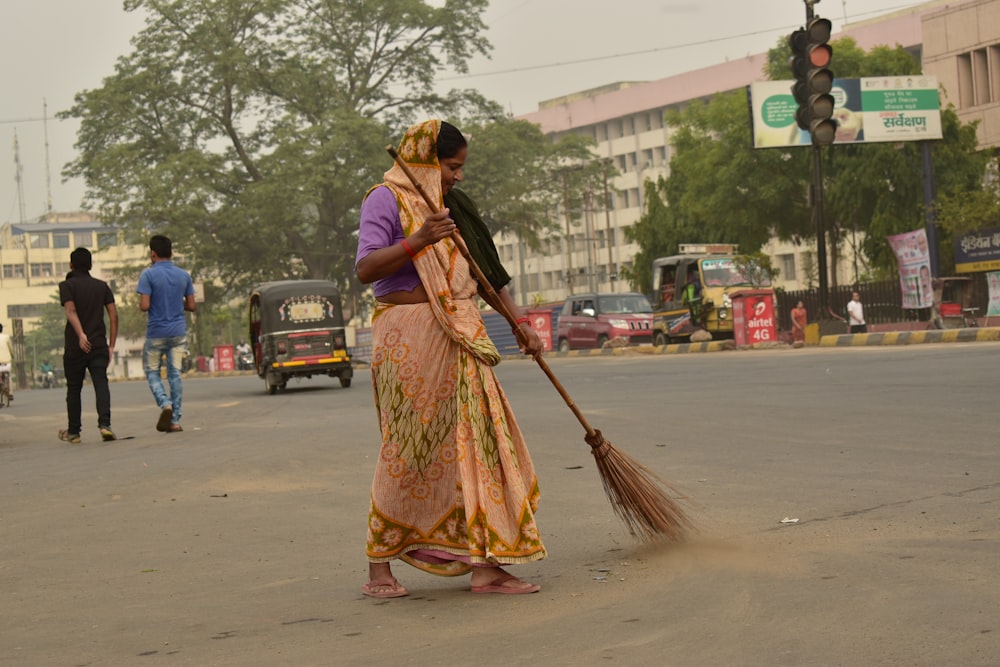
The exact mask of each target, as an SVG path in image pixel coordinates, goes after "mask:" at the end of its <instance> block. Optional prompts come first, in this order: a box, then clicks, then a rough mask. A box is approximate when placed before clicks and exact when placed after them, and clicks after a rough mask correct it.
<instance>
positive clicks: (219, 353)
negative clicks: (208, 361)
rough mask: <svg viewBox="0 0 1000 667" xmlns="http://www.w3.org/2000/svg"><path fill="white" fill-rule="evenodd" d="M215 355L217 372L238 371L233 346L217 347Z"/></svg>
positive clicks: (214, 351) (214, 349)
mask: <svg viewBox="0 0 1000 667" xmlns="http://www.w3.org/2000/svg"><path fill="white" fill-rule="evenodd" d="M213 353H214V354H215V370H217V371H234V370H236V360H235V358H234V356H233V346H232V345H216V346H215V348H213Z"/></svg>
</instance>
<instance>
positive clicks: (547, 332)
mask: <svg viewBox="0 0 1000 667" xmlns="http://www.w3.org/2000/svg"><path fill="white" fill-rule="evenodd" d="M528 319H530V320H531V328H532V329H534V330H535V332H536V333H538V337H539V338H541V339H542V345H544V346H545V347H544V350H545V351H546V352H551V351H552V350H554V349H555V348H553V347H552V311H551V310H540V309H539V310H529V311H528Z"/></svg>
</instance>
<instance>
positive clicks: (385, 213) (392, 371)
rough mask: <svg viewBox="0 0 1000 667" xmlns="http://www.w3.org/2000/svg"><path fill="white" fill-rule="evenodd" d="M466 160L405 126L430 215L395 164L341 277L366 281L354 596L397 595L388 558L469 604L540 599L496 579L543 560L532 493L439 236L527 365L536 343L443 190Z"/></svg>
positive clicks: (527, 588)
mask: <svg viewBox="0 0 1000 667" xmlns="http://www.w3.org/2000/svg"><path fill="white" fill-rule="evenodd" d="M467 152H468V145H467V142H466V140H465V138H464V137H463V136H462V134H461V132H459V131H458V130H457V129H456V128H455V127H453V126H451V125H449V124H447V123H444V122H442V121H437V120H431V121H427V122H424V123H421V124H419V125H415V126H413V127H411V128H410V129H408V130H407V131H406V134H405V135H404V137H403V140H402V142H401V144H400V147H399V155H400V156H401V158H402V160H403V161H404V162H405V163H406V164H407V166H408V167H409V170H410V171H411V172H412V173H413V174H414V175H415V178H416V179H417V182H418V183H419V184H420V187H421V188H422V189H423V191H424V194H426V195H428V197H429V199H430V200H431V201H432V202H437V203H438V207H439V208H440V211H439V212H438V213H433V212H432V210H431V208H430V206H429V205H428V204H427V203H426V202H425V201H424V199H423V196H422V195H421V193H420V191H419V190H418V189H417V187H416V186H414V185H413V183H411V181H410V180H409V178H408V177H407V175H406V174H405V172H404V171H403V170H402V169H401V168H400V167H399V165H394V166H393V168H392V169H390V170H389V171H387V172H386V174H385V181H384V182H383V183H382V184H381V185H378V186H376V187H374V188H372V189H371V190H370V191H369V192H368V195H367V196H366V198H365V201H364V203H363V205H362V208H361V224H360V234H359V239H358V254H357V262H356V264H355V271H356V273H357V276H358V279H359V280H360V281H361V282H362V283H365V284H369V283H374V285H373V291H374V294H375V298H376V302H377V303H376V308H375V313H374V315H373V318H372V336H373V355H372V379H373V383H374V386H375V405H376V412H377V415H378V419H379V426H380V429H381V435H382V445H381V450H380V452H379V457H378V462H377V465H376V469H375V478H374V481H373V482H372V494H371V508H370V512H369V516H368V539H367V556H368V562H369V566H368V582H367V583H366V584H365V585H364V586H363V588H362V591H363V592H364V593H365V595H368V596H371V597H376V598H389V597H401V596H404V595H407V594H408V593H409V591H407V589H406V588H405V587H404V586H403V585H402V584H401V583H399V581H398V580H397V579H396V578H395V577H394V576H393V574H392V570H391V566H390V562H391V561H393V560H396V559H402V560H403V561H405V562H407V563H409V564H410V565H413V566H415V567H417V568H419V569H422V570H424V571H426V572H430V573H433V574H440V575H444V576H453V575H459V574H464V573H468V572H470V571H471V582H470V583H471V587H472V592H474V593H506V594H523V593H534V592H536V591H538V590H539V589H540V586H538V585H536V584H530V583H528V582H525V581H522V580H520V579H518V578H517V577H515V576H513V575H511V574H509V573H508V572H506V571H505V570H504V569H502V566H507V565H515V564H520V563H528V562H531V561H536V560H540V559H542V558H544V557H545V547H544V546H543V545H542V540H541V537H540V536H539V533H538V528H537V526H536V525H535V517H534V513H535V510H536V509H537V505H538V498H539V491H538V483H537V478H536V476H535V471H534V465H533V464H532V461H531V457H530V455H529V453H528V449H527V446H526V445H525V442H524V438H523V437H522V435H521V431H520V429H519V428H518V425H517V421H516V420H515V418H514V414H513V412H512V411H511V408H510V405H509V403H508V401H507V398H506V396H505V395H504V393H503V390H502V388H501V387H500V384H499V382H498V381H497V378H496V376H495V374H494V372H493V366H495V365H496V364H497V363H498V362H499V361H500V355H499V353H498V352H497V349H496V347H495V346H494V344H493V342H492V341H491V340H490V339H489V337H488V336H487V335H486V327H485V325H484V324H483V320H482V318H481V316H480V314H479V306H478V303H477V291H478V290H479V289H480V288H479V286H478V284H477V283H476V280H475V279H474V278H473V276H472V273H471V272H470V269H469V264H468V263H467V262H466V260H465V259H463V257H462V256H461V254H460V253H459V251H458V249H457V248H456V247H455V245H454V243H453V241H452V239H451V238H450V237H451V235H452V233H453V232H454V231H455V229H456V227H457V228H458V229H459V230H460V231H461V233H462V235H463V238H464V239H465V241H466V243H467V245H468V246H469V247H470V251H471V252H472V255H473V257H474V259H475V260H476V263H477V264H479V265H480V267H481V268H482V269H483V271H484V273H485V274H486V276H487V277H488V278H489V280H490V283H491V284H492V285H493V287H494V289H495V290H496V291H497V293H498V296H499V298H500V299H501V300H502V301H503V302H504V304H506V305H507V307H508V309H510V310H511V311H512V312H513V313H515V314H516V316H517V324H518V326H519V327H520V328H521V329H522V331H523V332H524V334H525V337H524V338H525V340H526V341H527V342H526V343H525V344H524V345H523V346H522V351H523V352H524V353H526V354H531V355H536V354H540V353H541V351H542V343H541V341H540V339H539V338H538V335H537V334H536V333H535V332H534V331H531V329H530V326H529V324H528V318H526V317H522V316H521V311H520V310H519V309H518V308H517V306H516V305H515V304H514V302H513V299H512V298H511V297H510V295H509V293H508V291H507V289H506V288H505V287H504V286H505V285H506V284H507V283H508V282H509V281H510V277H509V276H508V275H507V274H506V272H505V271H504V270H503V267H502V266H501V265H500V263H499V260H498V258H497V257H496V250H495V248H493V244H492V240H491V239H490V234H489V231H488V230H487V229H486V226H485V225H484V224H483V223H482V221H481V219H479V216H478V213H477V211H476V209H475V205H474V204H473V203H472V202H471V200H469V198H468V197H467V196H465V195H463V194H462V193H460V192H459V191H457V190H453V189H452V188H453V186H454V185H455V184H456V183H457V182H459V181H460V180H461V178H462V168H463V166H464V164H465V159H466V156H467ZM442 204H443V206H444V207H443V208H442V207H441V206H442ZM501 288H503V289H501ZM429 296H430V297H432V298H429Z"/></svg>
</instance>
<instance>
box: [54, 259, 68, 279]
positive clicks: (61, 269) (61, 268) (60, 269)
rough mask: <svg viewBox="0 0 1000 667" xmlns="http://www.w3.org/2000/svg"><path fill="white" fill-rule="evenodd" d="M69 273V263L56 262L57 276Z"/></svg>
mask: <svg viewBox="0 0 1000 667" xmlns="http://www.w3.org/2000/svg"><path fill="white" fill-rule="evenodd" d="M67 273H69V262H56V275H57V276H65V275H66V274H67Z"/></svg>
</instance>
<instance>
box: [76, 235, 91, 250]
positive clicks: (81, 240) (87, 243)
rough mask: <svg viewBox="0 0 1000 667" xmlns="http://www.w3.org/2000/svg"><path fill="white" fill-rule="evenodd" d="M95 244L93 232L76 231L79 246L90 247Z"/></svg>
mask: <svg viewBox="0 0 1000 667" xmlns="http://www.w3.org/2000/svg"><path fill="white" fill-rule="evenodd" d="M93 245H94V233H93V232H76V246H77V247H78V248H90V247H92V246H93Z"/></svg>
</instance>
